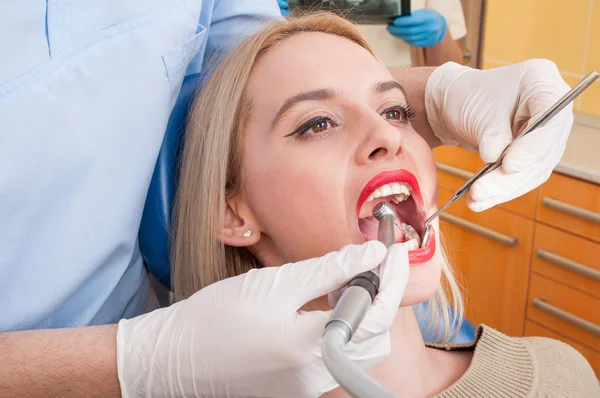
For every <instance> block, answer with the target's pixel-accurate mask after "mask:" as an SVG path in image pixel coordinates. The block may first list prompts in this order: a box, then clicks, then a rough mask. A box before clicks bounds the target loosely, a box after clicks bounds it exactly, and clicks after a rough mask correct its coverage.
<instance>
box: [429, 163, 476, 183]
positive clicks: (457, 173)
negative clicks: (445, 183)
mask: <svg viewBox="0 0 600 398" xmlns="http://www.w3.org/2000/svg"><path fill="white" fill-rule="evenodd" d="M435 167H436V168H437V169H438V170H439V171H443V172H444V173H448V174H450V175H453V176H454V177H458V178H462V179H463V180H468V179H469V178H471V177H473V176H474V175H475V173H471V172H470V171H467V170H463V169H459V168H458V167H454V166H450V165H449V164H446V163H442V162H435Z"/></svg>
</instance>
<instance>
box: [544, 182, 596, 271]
mask: <svg viewBox="0 0 600 398" xmlns="http://www.w3.org/2000/svg"><path fill="white" fill-rule="evenodd" d="M536 218H537V219H538V220H539V221H541V222H543V223H544V224H548V225H551V226H553V227H555V228H557V229H562V230H564V231H568V232H571V233H573V234H575V235H579V236H583V237H585V238H588V239H591V240H594V241H596V242H600V186H598V185H596V184H592V183H589V182H585V181H580V180H577V179H575V178H571V177H567V176H564V175H561V174H556V173H554V174H553V175H552V176H551V177H550V179H549V180H548V181H547V182H546V183H545V184H544V185H542V187H541V194H540V203H539V206H538V212H537V217H536ZM597 261H600V260H597Z"/></svg>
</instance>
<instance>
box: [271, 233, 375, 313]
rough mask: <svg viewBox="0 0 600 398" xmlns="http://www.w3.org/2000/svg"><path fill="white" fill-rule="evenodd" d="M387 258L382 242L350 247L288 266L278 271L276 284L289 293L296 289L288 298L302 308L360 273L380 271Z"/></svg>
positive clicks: (287, 294)
mask: <svg viewBox="0 0 600 398" xmlns="http://www.w3.org/2000/svg"><path fill="white" fill-rule="evenodd" d="M385 255H386V247H385V245H384V244H383V243H381V242H379V241H369V242H365V243H363V244H362V245H349V246H346V247H344V248H343V249H342V250H340V251H338V252H333V253H329V254H327V255H325V256H323V257H319V258H313V259H309V260H305V261H300V262H298V263H294V264H286V265H284V266H282V267H280V269H279V270H278V271H277V275H276V277H275V281H274V282H275V284H278V285H280V286H284V287H285V288H286V289H289V288H290V286H294V289H292V291H289V290H288V291H286V296H288V297H291V299H292V300H295V304H296V305H297V306H298V308H299V307H301V306H303V305H304V304H306V303H308V302H309V301H311V300H314V299H316V298H318V297H321V296H325V295H327V294H328V293H330V292H333V291H335V290H337V289H339V288H340V287H342V286H344V285H346V284H347V283H348V282H349V281H350V279H352V278H353V277H354V276H356V275H358V274H360V273H361V272H365V271H370V270H372V269H373V268H375V267H377V265H379V264H380V263H381V262H382V261H383V259H384V258H385ZM278 280H284V281H286V283H278Z"/></svg>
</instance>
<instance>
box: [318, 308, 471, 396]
mask: <svg viewBox="0 0 600 398" xmlns="http://www.w3.org/2000/svg"><path fill="white" fill-rule="evenodd" d="M390 340H391V345H392V347H391V348H392V350H391V354H390V356H389V357H388V358H386V359H385V360H384V361H382V362H381V363H379V364H378V365H376V366H375V367H373V368H372V369H370V370H369V371H368V372H367V373H368V374H369V375H371V377H373V378H374V379H375V380H377V381H378V382H379V383H381V385H383V386H384V387H385V388H386V389H388V390H390V391H391V392H392V393H394V395H396V396H402V397H430V396H432V395H435V394H437V393H439V392H440V391H443V390H444V389H446V388H448V387H449V386H450V385H451V384H452V383H454V382H455V381H456V380H457V379H458V378H459V377H460V376H462V374H464V372H465V371H466V369H467V368H468V366H469V363H470V356H468V355H469V354H467V356H468V357H466V356H465V357H464V358H463V357H462V356H461V355H460V354H459V355H457V354H455V353H452V352H446V351H442V350H435V349H431V348H427V347H426V346H425V343H424V341H423V336H422V335H421V330H420V329H419V324H418V322H417V319H416V317H415V314H414V312H413V309H412V307H404V308H400V309H399V311H398V315H397V316H396V319H395V320H394V323H393V325H392V328H391V330H390ZM347 396H348V394H347V393H346V392H345V391H344V390H343V389H342V388H341V387H339V388H337V389H335V390H333V391H331V392H330V393H327V394H325V395H323V397H328V398H341V397H347Z"/></svg>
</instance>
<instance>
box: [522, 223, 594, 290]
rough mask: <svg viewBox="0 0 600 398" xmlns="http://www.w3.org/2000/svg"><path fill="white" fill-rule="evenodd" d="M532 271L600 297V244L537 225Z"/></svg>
mask: <svg viewBox="0 0 600 398" xmlns="http://www.w3.org/2000/svg"><path fill="white" fill-rule="evenodd" d="M531 270H532V271H534V272H537V273H539V274H542V275H544V276H546V277H548V278H550V279H553V280H555V281H557V282H560V283H564V284H566V285H570V286H572V287H574V288H575V289H577V290H581V291H583V292H586V293H588V294H590V295H592V296H595V297H596V298H600V243H594V242H591V241H589V240H587V239H584V238H581V237H579V236H575V235H572V234H569V233H567V232H562V231H559V230H557V229H555V228H551V227H548V226H546V225H543V224H537V225H536V228H535V241H534V243H533V258H532V263H531Z"/></svg>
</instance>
